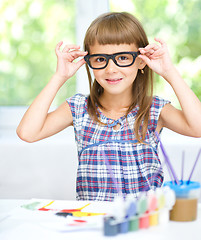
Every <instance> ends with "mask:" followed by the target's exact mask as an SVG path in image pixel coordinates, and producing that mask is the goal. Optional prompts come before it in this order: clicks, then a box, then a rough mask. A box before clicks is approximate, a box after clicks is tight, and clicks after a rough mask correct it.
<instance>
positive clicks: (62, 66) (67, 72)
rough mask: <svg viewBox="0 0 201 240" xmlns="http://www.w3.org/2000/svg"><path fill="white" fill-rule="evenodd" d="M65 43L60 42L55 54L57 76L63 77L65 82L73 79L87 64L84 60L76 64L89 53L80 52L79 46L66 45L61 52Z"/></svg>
mask: <svg viewBox="0 0 201 240" xmlns="http://www.w3.org/2000/svg"><path fill="white" fill-rule="evenodd" d="M62 44H63V42H62V41H61V42H59V43H58V44H57V45H56V48H55V53H56V56H57V69H56V75H57V76H59V77H61V78H62V79H63V81H64V82H65V81H67V80H68V79H69V78H70V77H72V76H73V75H74V74H75V73H76V71H77V70H78V69H79V68H80V67H81V66H82V65H83V64H84V63H85V60H84V58H82V59H80V60H79V61H77V62H75V61H74V60H76V59H77V58H79V57H83V56H85V55H87V52H83V51H80V50H79V49H80V47H79V46H78V45H73V44H72V45H66V46H65V47H64V48H63V50H62V51H61V50H60V47H61V46H62ZM64 82H63V83H64Z"/></svg>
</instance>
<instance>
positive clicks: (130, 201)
mask: <svg viewBox="0 0 201 240" xmlns="http://www.w3.org/2000/svg"><path fill="white" fill-rule="evenodd" d="M125 207H126V217H128V218H129V217H131V216H134V215H136V212H137V199H136V198H135V197H134V196H133V195H132V194H128V195H126V199H125Z"/></svg>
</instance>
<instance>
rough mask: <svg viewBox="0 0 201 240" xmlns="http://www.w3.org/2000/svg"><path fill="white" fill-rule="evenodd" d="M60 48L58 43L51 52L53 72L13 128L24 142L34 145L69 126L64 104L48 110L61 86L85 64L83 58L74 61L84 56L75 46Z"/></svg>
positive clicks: (69, 117) (70, 119)
mask: <svg viewBox="0 0 201 240" xmlns="http://www.w3.org/2000/svg"><path fill="white" fill-rule="evenodd" d="M61 45H62V42H60V43H58V44H57V46H56V49H55V52H56V55H57V70H56V73H55V74H54V75H53V77H52V78H51V80H50V81H49V83H48V84H47V85H46V86H45V88H44V89H43V90H42V91H41V93H40V94H39V95H38V96H37V97H36V99H35V100H34V101H33V103H32V104H31V106H30V107H29V108H28V110H27V112H26V113H25V114H24V116H23V118H22V120H21V122H20V124H19V126H18V128H17V134H18V136H19V137H20V138H21V139H22V140H24V141H27V142H35V141H38V140H41V139H43V138H46V137H49V136H51V135H54V134H56V133H58V132H60V131H61V130H63V129H64V128H66V127H68V126H70V125H72V122H73V120H72V114H71V110H70V107H69V105H68V103H67V102H64V103H63V104H61V106H60V107H58V108H57V109H56V110H55V111H53V112H51V113H48V111H49V108H50V106H51V103H52V101H53V100H54V98H55V96H56V94H57V92H58V91H59V89H60V88H61V86H62V85H63V84H64V83H65V82H66V81H67V80H68V79H69V78H70V77H72V76H73V75H74V74H75V72H76V71H77V70H78V69H79V68H80V67H81V66H82V65H83V64H84V63H85V61H84V59H83V58H82V59H81V60H79V61H78V62H74V60H75V59H77V58H78V57H83V56H85V55H86V54H87V53H86V52H82V51H80V50H79V46H77V45H66V46H65V47H64V49H63V50H62V51H61V50H60V47H61Z"/></svg>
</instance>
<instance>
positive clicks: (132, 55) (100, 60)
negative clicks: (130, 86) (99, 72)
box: [84, 52, 139, 69]
mask: <svg viewBox="0 0 201 240" xmlns="http://www.w3.org/2000/svg"><path fill="white" fill-rule="evenodd" d="M138 55H139V52H119V53H114V54H92V55H86V56H85V57H84V60H85V61H86V62H87V64H88V65H89V67H90V68H92V69H103V68H106V67H107V65H108V62H109V60H110V59H112V60H113V62H114V63H115V64H116V65H117V66H118V67H129V66H131V65H132V64H133V63H134V62H135V59H136V57H137V56H138Z"/></svg>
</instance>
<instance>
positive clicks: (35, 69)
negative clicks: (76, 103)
mask: <svg viewBox="0 0 201 240" xmlns="http://www.w3.org/2000/svg"><path fill="white" fill-rule="evenodd" d="M0 16H1V17H0V105H29V104H30V103H31V102H32V101H33V99H34V98H35V97H36V95H37V94H38V93H39V92H40V91H41V90H42V88H43V87H44V86H45V85H46V84H47V82H48V81H49V79H50V77H51V75H52V74H53V73H54V71H55V69H56V55H55V52H54V48H55V46H56V44H57V43H58V42H59V41H60V40H64V42H66V43H74V42H75V1H74V0H57V1H56V0H55V1H54V0H35V1H32V0H23V1H22V0H3V1H1V2H0ZM72 92H75V78H72V79H71V80H70V81H69V82H68V83H67V84H66V85H64V86H63V87H62V89H61V90H60V93H59V94H58V97H57V98H56V100H55V104H58V103H60V102H62V101H64V99H65V98H66V97H68V96H70V95H71V94H72Z"/></svg>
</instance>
